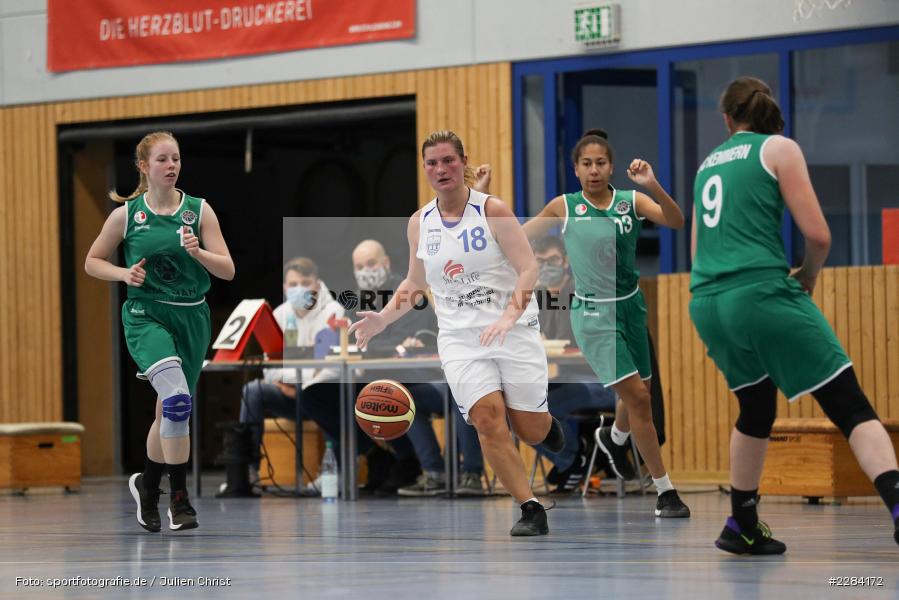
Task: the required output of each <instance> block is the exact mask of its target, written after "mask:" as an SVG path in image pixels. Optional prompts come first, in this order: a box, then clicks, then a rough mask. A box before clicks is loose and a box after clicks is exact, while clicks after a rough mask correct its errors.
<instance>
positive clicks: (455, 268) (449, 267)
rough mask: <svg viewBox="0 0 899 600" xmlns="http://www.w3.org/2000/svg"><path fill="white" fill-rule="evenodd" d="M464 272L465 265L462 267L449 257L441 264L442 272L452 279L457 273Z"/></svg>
mask: <svg viewBox="0 0 899 600" xmlns="http://www.w3.org/2000/svg"><path fill="white" fill-rule="evenodd" d="M464 273H465V267H463V266H462V265H461V264H460V263H454V262H453V259H449V260H448V261H446V264H445V265H443V274H444V275H446V276H447V278H448V279H450V280H453V279H455V278H456V276H457V275H462V274H464Z"/></svg>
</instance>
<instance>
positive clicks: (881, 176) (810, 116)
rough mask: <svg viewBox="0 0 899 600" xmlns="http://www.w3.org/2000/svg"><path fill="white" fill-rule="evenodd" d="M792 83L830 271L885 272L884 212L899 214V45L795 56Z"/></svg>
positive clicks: (798, 137)
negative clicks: (825, 226)
mask: <svg viewBox="0 0 899 600" xmlns="http://www.w3.org/2000/svg"><path fill="white" fill-rule="evenodd" d="M793 78H794V82H793V89H794V93H795V101H794V121H793V122H794V129H793V131H794V133H795V138H796V140H797V141H798V142H799V143H800V144H801V145H802V150H803V152H804V153H805V158H806V161H807V162H808V165H809V173H810V175H811V178H812V183H813V184H814V186H815V192H816V193H817V195H818V199H819V200H820V202H821V206H822V207H823V209H824V215H825V217H827V221H828V223H829V224H830V228H831V235H832V238H833V243H832V247H831V252H830V256H829V257H828V260H827V264H828V265H865V264H880V263H881V262H882V261H883V254H882V244H883V239H882V234H881V231H882V214H883V212H882V211H883V210H884V209H887V208H897V207H899V194H897V193H896V190H897V189H899V144H897V143H896V141H897V140H899V110H897V109H896V107H897V106H899V42H883V43H878V44H861V45H853V46H841V47H837V48H824V49H816V50H803V51H800V52H795V53H794V54H793ZM795 238H796V240H797V243H796V246H794V249H795V250H798V254H799V256H797V254H794V259H795V260H801V253H802V241H801V236H799V235H798V232H797V235H796V236H795Z"/></svg>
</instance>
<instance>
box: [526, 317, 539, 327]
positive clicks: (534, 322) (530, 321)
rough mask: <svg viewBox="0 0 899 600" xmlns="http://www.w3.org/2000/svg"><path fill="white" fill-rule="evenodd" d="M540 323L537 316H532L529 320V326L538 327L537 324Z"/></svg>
mask: <svg viewBox="0 0 899 600" xmlns="http://www.w3.org/2000/svg"><path fill="white" fill-rule="evenodd" d="M539 323H540V321H539V320H538V319H537V317H532V318H531V319H530V320H529V321H528V327H537V325H538V324H539Z"/></svg>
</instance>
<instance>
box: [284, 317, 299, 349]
mask: <svg viewBox="0 0 899 600" xmlns="http://www.w3.org/2000/svg"><path fill="white" fill-rule="evenodd" d="M298 337H299V331H298V329H297V318H296V316H295V315H294V314H293V310H291V311H290V314H289V315H287V325H286V326H285V327H284V347H285V348H296V345H297V339H298Z"/></svg>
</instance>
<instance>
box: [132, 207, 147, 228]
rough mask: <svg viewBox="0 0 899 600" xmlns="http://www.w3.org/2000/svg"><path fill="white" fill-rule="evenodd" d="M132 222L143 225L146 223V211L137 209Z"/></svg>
mask: <svg viewBox="0 0 899 600" xmlns="http://www.w3.org/2000/svg"><path fill="white" fill-rule="evenodd" d="M134 222H135V223H137V224H138V225H143V224H144V223H146V222H147V213H145V212H144V211H142V210H139V211H137V212H136V213H134Z"/></svg>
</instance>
